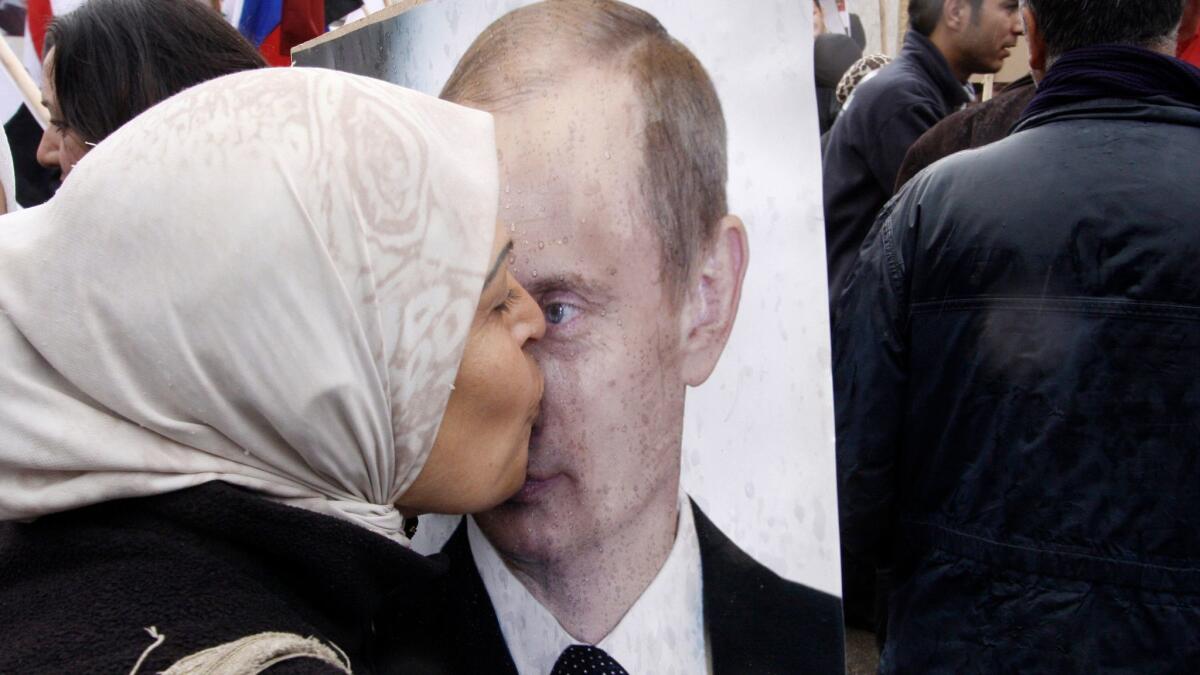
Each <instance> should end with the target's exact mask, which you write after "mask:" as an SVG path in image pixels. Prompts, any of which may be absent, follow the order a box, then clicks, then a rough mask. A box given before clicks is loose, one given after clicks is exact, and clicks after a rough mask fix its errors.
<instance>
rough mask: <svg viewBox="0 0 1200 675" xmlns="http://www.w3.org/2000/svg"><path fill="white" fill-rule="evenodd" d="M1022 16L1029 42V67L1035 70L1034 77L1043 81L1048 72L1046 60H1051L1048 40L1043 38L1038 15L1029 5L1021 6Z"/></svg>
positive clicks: (1026, 37) (1026, 38)
mask: <svg viewBox="0 0 1200 675" xmlns="http://www.w3.org/2000/svg"><path fill="white" fill-rule="evenodd" d="M1021 18H1022V19H1023V20H1024V21H1025V40H1026V41H1027V42H1028V43H1029V69H1030V70H1031V71H1033V78H1034V79H1035V80H1037V81H1038V82H1041V81H1042V78H1043V77H1044V76H1045V74H1046V62H1047V61H1048V60H1049V59H1048V56H1047V54H1046V41H1045V40H1044V39H1043V38H1042V31H1041V30H1040V29H1039V28H1038V25H1037V17H1036V16H1035V15H1034V13H1033V12H1032V11H1031V10H1030V9H1029V5H1024V6H1023V7H1021Z"/></svg>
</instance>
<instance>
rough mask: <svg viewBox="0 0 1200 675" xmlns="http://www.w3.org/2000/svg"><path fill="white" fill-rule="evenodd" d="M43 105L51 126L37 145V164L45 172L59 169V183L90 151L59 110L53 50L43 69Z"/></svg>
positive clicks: (47, 53)
mask: <svg viewBox="0 0 1200 675" xmlns="http://www.w3.org/2000/svg"><path fill="white" fill-rule="evenodd" d="M42 80H43V84H42V104H43V105H45V106H46V107H47V108H48V109H49V110H50V124H49V125H48V126H47V127H46V131H44V132H43V133H42V142H41V143H39V144H38V149H37V161H38V164H41V165H42V166H44V167H46V168H48V169H56V168H57V169H61V170H62V180H66V179H67V174H68V173H70V172H71V169H73V168H75V164H76V163H77V162H78V161H79V160H80V159H82V158H83V156H84V155H85V154H87V151H88V150H89V149H90V148H89V147H88V145H87V144H86V143H85V142H84V141H83V139H82V138H80V137H79V134H78V133H76V132H75V131H73V130H72V129H70V128H69V127H67V125H66V122H64V121H63V117H62V110H60V109H59V107H58V96H57V92H55V91H54V50H53V49H51V50H50V51H48V52H46V59H45V63H44V64H43V66H42Z"/></svg>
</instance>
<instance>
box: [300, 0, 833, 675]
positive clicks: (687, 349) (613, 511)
mask: <svg viewBox="0 0 1200 675" xmlns="http://www.w3.org/2000/svg"><path fill="white" fill-rule="evenodd" d="M727 5H728V3H689V2H677V1H673V0H661V1H658V2H654V1H648V0H647V1H643V2H634V3H630V4H625V3H620V2H615V1H610V0H551V1H550V2H536V3H530V2H488V3H480V2H466V1H455V0H437V1H434V2H429V3H425V4H420V5H419V6H417V7H415V8H413V9H409V10H408V11H405V12H403V13H396V12H392V13H381V14H384V16H379V15H377V16H375V17H370V18H368V19H367V20H366V21H365V22H363V25H359V26H350V27H348V28H347V29H345V30H344V31H342V32H340V33H335V34H333V35H331V36H330V37H329V38H328V39H325V40H321V41H318V44H315V45H311V46H309V47H308V48H306V49H302V50H301V51H299V52H298V53H297V54H296V56H295V60H296V63H297V65H302V66H303V65H319V66H325V67H334V68H338V69H341V70H348V71H351V72H358V73H362V74H367V75H372V76H376V77H381V78H383V79H387V80H390V81H392V82H396V83H398V84H402V85H405V86H410V87H413V88H416V89H419V90H423V91H427V92H429V93H438V94H440V95H441V96H442V98H445V99H447V100H449V101H452V102H455V103H459V104H461V105H465V106H468V107H472V108H477V109H480V110H484V111H487V112H489V113H491V114H492V115H493V116H494V120H495V131H496V139H497V145H498V149H499V157H498V161H499V165H500V179H501V186H502V190H501V205H500V206H501V208H500V218H501V220H502V222H503V224H504V225H505V226H506V228H507V230H508V232H509V233H510V236H511V237H512V238H513V241H514V253H513V256H512V258H511V259H510V265H511V267H512V270H513V272H514V274H515V275H516V276H517V278H518V279H519V280H520V281H521V283H522V284H523V285H524V286H525V287H526V288H527V289H528V290H529V292H530V293H531V294H532V296H533V297H534V298H535V299H536V300H538V302H539V304H540V305H541V307H542V310H543V312H544V314H545V318H546V321H547V331H546V335H545V336H544V337H543V338H542V339H541V340H539V341H538V343H537V344H535V345H534V346H533V347H532V348H531V353H532V354H533V356H534V358H535V359H536V360H537V361H538V363H539V365H540V366H541V368H542V370H543V372H544V375H545V378H546V393H545V399H544V402H543V409H542V412H541V415H540V417H539V420H538V422H537V424H536V426H535V429H534V434H533V438H532V440H531V445H530V454H529V466H528V471H527V478H526V483H525V485H524V487H523V488H522V490H521V491H520V492H519V493H518V494H517V495H515V496H514V497H513V498H512V499H510V500H509V501H508V502H506V503H505V504H503V505H501V506H500V507H498V508H496V509H493V510H491V511H489V512H485V513H480V514H476V515H475V516H472V517H469V518H466V519H462V520H461V521H460V520H458V519H455V520H444V521H441V522H438V521H436V520H433V519H430V518H428V517H423V518H422V525H421V529H422V531H421V532H420V534H419V537H420V538H422V539H421V541H422V542H423V545H424V546H425V548H426V549H427V550H429V551H437V550H441V551H443V552H444V553H446V554H447V556H448V558H449V559H450V561H451V579H452V581H451V583H450V586H449V588H448V591H447V595H448V599H447V603H446V607H445V608H444V609H445V613H446V616H445V626H444V629H445V630H446V631H449V632H450V633H455V632H456V631H457V635H456V637H450V638H446V639H448V640H451V641H457V643H458V644H461V645H463V647H464V649H463V650H462V651H463V654H461V655H460V656H459V657H458V658H460V659H462V661H461V662H460V663H459V665H460V666H462V667H464V668H471V667H478V668H485V667H486V668H490V667H496V665H497V664H504V665H505V666H510V667H511V669H512V670H515V671H516V672H520V673H527V672H528V673H534V672H542V673H548V672H552V671H553V672H559V669H561V668H564V667H566V665H567V664H569V663H571V662H572V660H576V662H578V663H586V662H587V660H588V659H599V661H592V662H593V663H597V662H599V663H605V664H607V663H608V661H604V659H611V660H612V661H613V663H614V664H617V665H619V666H620V667H622V668H624V669H626V670H628V671H629V672H634V673H637V672H656V673H662V672H681V673H684V672H686V673H692V672H717V673H721V672H746V669H747V668H750V667H757V668H758V670H756V671H755V672H840V671H841V668H842V663H843V656H842V654H843V651H842V644H841V635H842V628H841V608H840V600H839V599H838V598H837V593H838V589H839V585H838V560H837V546H838V542H837V512H836V498H835V487H834V486H835V477H834V457H833V432H832V429H833V415H832V396H831V393H830V370H829V368H830V366H829V338H828V319H827V314H826V311H827V310H826V306H825V297H826V292H825V290H824V274H825V272H824V244H823V240H822V231H823V228H822V224H821V219H820V208H819V204H820V194H821V190H820V160H819V152H818V148H817V141H816V138H817V134H816V119H815V107H814V105H813V101H812V96H813V94H812V91H813V84H812V64H811V17H810V16H808V13H807V12H805V11H804V10H805V9H807V8H805V7H803V6H802V3H777V4H774V5H764V6H763V7H762V10H763V11H762V12H761V13H753V14H750V13H746V12H745V11H744V9H745V8H742V10H741V11H739V9H738V8H735V7H730V6H727ZM793 5H794V6H793ZM751 73H754V75H753V76H751ZM810 136H811V138H809V137H810ZM468 615H469V617H470V618H469V619H468V620H465V621H464V620H463V617H464V616H468ZM580 659H582V660H580ZM502 670H503V668H502Z"/></svg>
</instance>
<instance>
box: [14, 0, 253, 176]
mask: <svg viewBox="0 0 1200 675" xmlns="http://www.w3.org/2000/svg"><path fill="white" fill-rule="evenodd" d="M265 66H266V62H265V61H263V58H262V56H261V55H260V54H259V53H258V51H257V50H256V49H255V48H254V46H253V45H251V44H250V43H249V42H248V41H246V39H245V38H243V37H242V35H241V34H240V33H238V32H237V30H236V29H235V28H234V27H233V26H231V25H229V22H227V21H225V19H224V18H223V17H222V16H221V15H220V14H218V13H217V12H216V11H215V10H213V8H212V7H211V6H209V5H208V4H207V3H204V2H198V1H197V0H90V1H89V2H85V3H83V4H82V5H80V6H79V8H77V9H75V10H74V11H72V12H69V13H67V14H64V15H62V16H59V17H56V18H55V19H54V20H53V21H52V22H50V26H49V27H48V28H47V29H46V42H45V58H44V59H43V76H44V77H43V84H42V98H43V102H44V103H45V105H46V107H47V108H49V110H50V125H49V126H48V127H47V128H46V131H45V133H44V134H43V136H42V142H41V144H40V145H39V146H38V151H37V158H38V162H40V163H41V164H42V165H44V166H47V167H51V168H55V167H58V168H60V169H61V170H62V176H63V177H64V178H65V177H66V176H67V174H68V173H70V171H71V169H72V168H73V167H74V166H75V164H76V163H77V162H78V161H79V159H80V158H81V157H83V155H84V154H85V153H87V151H88V150H89V149H90V148H91V147H93V146H95V145H96V144H97V143H99V142H100V141H102V140H104V139H105V138H106V137H108V135H109V134H111V133H112V132H113V131H115V130H116V129H117V128H119V127H120V126H121V125H123V124H125V123H126V122H128V121H129V120H131V119H133V118H134V117H135V116H137V115H138V114H139V113H141V112H142V111H143V110H146V109H147V108H149V107H150V106H152V105H154V104H155V103H158V102H159V101H161V100H163V99H165V98H167V97H169V96H171V95H173V94H176V93H178V92H180V91H182V90H184V89H187V88H188V87H191V86H193V85H195V84H199V83H200V82H204V81H207V80H211V79H214V78H217V77H220V76H221V75H226V74H229V73H234V72H238V71H242V70H250V69H254V68H261V67H265Z"/></svg>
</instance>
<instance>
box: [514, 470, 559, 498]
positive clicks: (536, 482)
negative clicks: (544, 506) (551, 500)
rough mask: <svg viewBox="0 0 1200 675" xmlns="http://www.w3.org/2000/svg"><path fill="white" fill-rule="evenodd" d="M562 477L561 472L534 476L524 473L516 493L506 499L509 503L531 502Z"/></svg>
mask: <svg viewBox="0 0 1200 675" xmlns="http://www.w3.org/2000/svg"><path fill="white" fill-rule="evenodd" d="M561 479H562V474H559V473H556V474H550V475H547V476H540V477H539V476H535V475H533V474H526V475H525V484H524V485H522V486H521V489H520V490H519V491H517V494H515V495H513V496H512V497H510V498H509V499H508V503H509V504H532V503H534V502H536V501H538V499H539V498H540V497H541V496H542V495H544V494H545V493H546V492H547V491H549V490H550V489H551V488H552V487H553V486H554V485H555V484H557V483H558V481H559V480H561Z"/></svg>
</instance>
